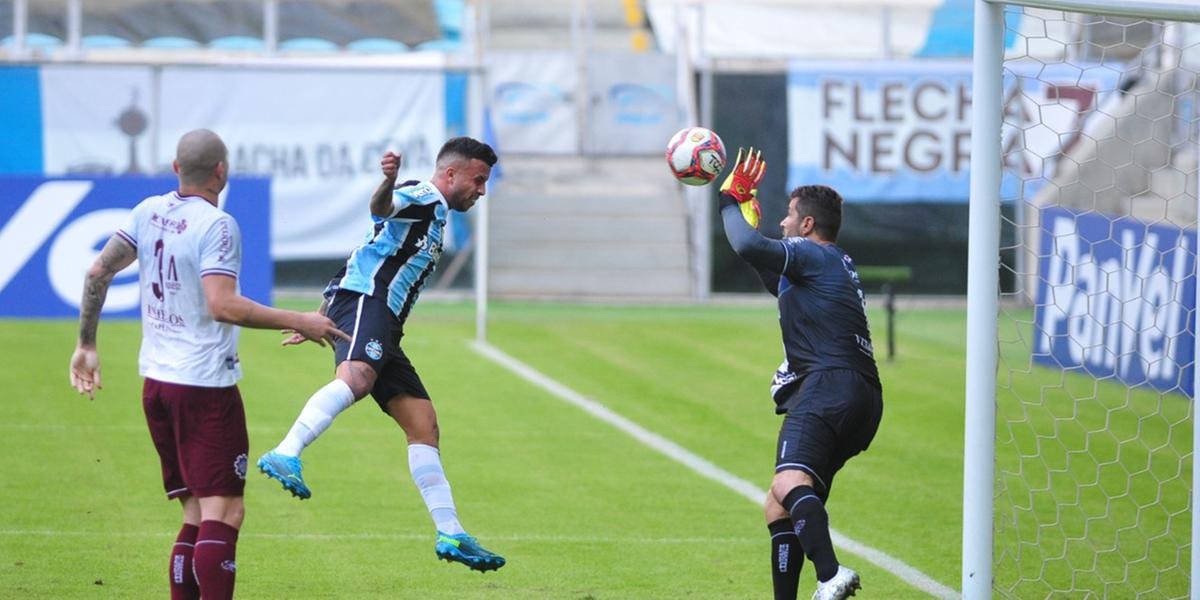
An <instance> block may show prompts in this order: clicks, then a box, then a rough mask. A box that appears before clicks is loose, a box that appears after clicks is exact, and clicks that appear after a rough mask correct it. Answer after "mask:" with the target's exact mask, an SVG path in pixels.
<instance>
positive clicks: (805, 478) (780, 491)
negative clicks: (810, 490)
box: [771, 469, 813, 501]
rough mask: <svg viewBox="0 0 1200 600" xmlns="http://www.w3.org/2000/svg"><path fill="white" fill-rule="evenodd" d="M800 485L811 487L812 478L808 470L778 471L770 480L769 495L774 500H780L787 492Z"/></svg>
mask: <svg viewBox="0 0 1200 600" xmlns="http://www.w3.org/2000/svg"><path fill="white" fill-rule="evenodd" d="M800 486H808V487H813V478H812V475H810V474H809V473H808V471H804V470H801V469H789V470H786V471H780V472H778V473H776V474H775V478H774V479H772V480H771V496H773V497H774V498H775V500H776V501H782V500H783V499H784V497H786V496H787V495H788V492H791V491H792V490H794V489H796V488H798V487H800Z"/></svg>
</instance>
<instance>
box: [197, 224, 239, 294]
mask: <svg viewBox="0 0 1200 600" xmlns="http://www.w3.org/2000/svg"><path fill="white" fill-rule="evenodd" d="M241 271H242V232H241V230H240V229H238V225H237V221H235V220H234V219H233V217H231V216H229V215H222V216H221V217H220V218H218V219H216V220H215V221H213V223H212V225H210V226H209V228H208V230H207V231H205V232H204V235H203V236H202V237H201V238H200V276H201V277H204V276H206V275H225V276H228V277H233V278H235V279H236V278H237V276H238V274H239V273H241Z"/></svg>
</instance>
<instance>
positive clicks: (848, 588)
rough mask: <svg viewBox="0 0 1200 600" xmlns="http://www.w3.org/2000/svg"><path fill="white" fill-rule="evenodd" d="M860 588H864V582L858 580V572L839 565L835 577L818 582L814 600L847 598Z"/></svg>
mask: <svg viewBox="0 0 1200 600" xmlns="http://www.w3.org/2000/svg"><path fill="white" fill-rule="evenodd" d="M859 589H862V584H861V583H860V582H859V580H858V573H855V572H854V569H848V568H846V567H843V566H841V565H838V570H837V573H835V574H834V576H833V577H830V578H829V580H828V581H822V582H820V583H818V584H817V591H815V592H813V597H812V600H845V599H846V598H849V597H850V596H853V595H854V592H855V591H856V590H859Z"/></svg>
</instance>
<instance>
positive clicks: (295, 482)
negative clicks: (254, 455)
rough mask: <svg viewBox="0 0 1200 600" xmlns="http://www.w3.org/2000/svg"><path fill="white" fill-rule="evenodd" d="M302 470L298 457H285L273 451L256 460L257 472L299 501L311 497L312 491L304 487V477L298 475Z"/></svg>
mask: <svg viewBox="0 0 1200 600" xmlns="http://www.w3.org/2000/svg"><path fill="white" fill-rule="evenodd" d="M303 469H304V466H303V465H301V464H300V457H299V456H287V455H284V454H280V453H278V452H276V451H274V450H272V451H270V452H268V453H266V454H264V455H262V458H260V459H258V470H259V471H262V472H263V473H265V474H266V475H267V477H270V478H271V479H274V480H276V481H278V482H279V483H282V484H283V489H285V490H287V491H289V492H291V493H292V495H293V496H296V497H298V498H300V499H301V500H305V499H308V498H309V497H311V496H312V491H310V490H309V489H308V486H307V485H304V477H302V476H301V475H300V471H301V470H303Z"/></svg>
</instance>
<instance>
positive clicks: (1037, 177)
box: [787, 60, 1118, 202]
mask: <svg viewBox="0 0 1200 600" xmlns="http://www.w3.org/2000/svg"><path fill="white" fill-rule="evenodd" d="M1005 69H1006V71H1005V82H1004V89H1005V97H1004V99H1003V100H1004V104H1003V106H1004V115H1003V119H1004V136H1003V138H1004V139H1003V144H1004V146H1003V151H1004V155H1005V160H1006V161H1007V164H1006V165H1005V180H1004V186H1005V189H1004V191H1003V193H1002V197H1003V198H1005V199H1009V200H1011V199H1012V198H1013V197H1014V195H1015V194H1016V193H1017V191H1018V185H1019V184H1021V183H1022V182H1025V183H1026V187H1025V191H1026V193H1029V192H1030V191H1031V190H1032V189H1034V188H1036V187H1037V186H1039V185H1040V184H1041V182H1044V181H1046V180H1047V179H1049V177H1050V176H1052V175H1053V170H1054V167H1055V163H1054V159H1055V157H1057V156H1059V155H1061V154H1062V153H1063V152H1065V151H1066V150H1068V149H1069V146H1070V145H1071V144H1073V143H1075V142H1076V141H1078V139H1079V134H1080V132H1082V131H1084V129H1085V127H1086V125H1087V121H1088V119H1089V118H1091V117H1092V116H1094V115H1095V114H1096V110H1095V109H1096V108H1097V107H1098V106H1100V105H1101V103H1102V102H1104V100H1105V99H1106V98H1107V96H1108V95H1109V94H1110V93H1111V92H1112V91H1113V90H1115V89H1117V76H1118V73H1117V72H1116V71H1114V70H1112V69H1111V68H1101V67H1098V66H1074V65H1065V64H1058V65H1045V64H1042V63H1039V62H1029V63H1019V62H1016V63H1009V64H1006V65H1005ZM971 85H972V77H971V63H970V62H967V61H937V60H924V61H915V60H913V61H891V62H889V61H872V62H846V61H840V62H833V61H821V62H815V61H796V62H793V63H792V64H791V66H790V70H789V73H788V94H787V101H788V187H789V188H791V187H795V186H798V185H804V184H816V183H820V184H825V185H830V186H833V187H834V188H836V189H837V190H838V191H839V192H841V194H842V196H843V197H845V198H846V199H847V200H852V201H865V202H920V201H926V202H966V201H967V199H968V197H969V195H970V194H969V192H970V178H969V168H970V162H971V113H972V110H973V102H972V98H971ZM997 117H1000V115H997ZM1031 185H1032V186H1033V187H1032V188H1031V187H1030V186H1031Z"/></svg>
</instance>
